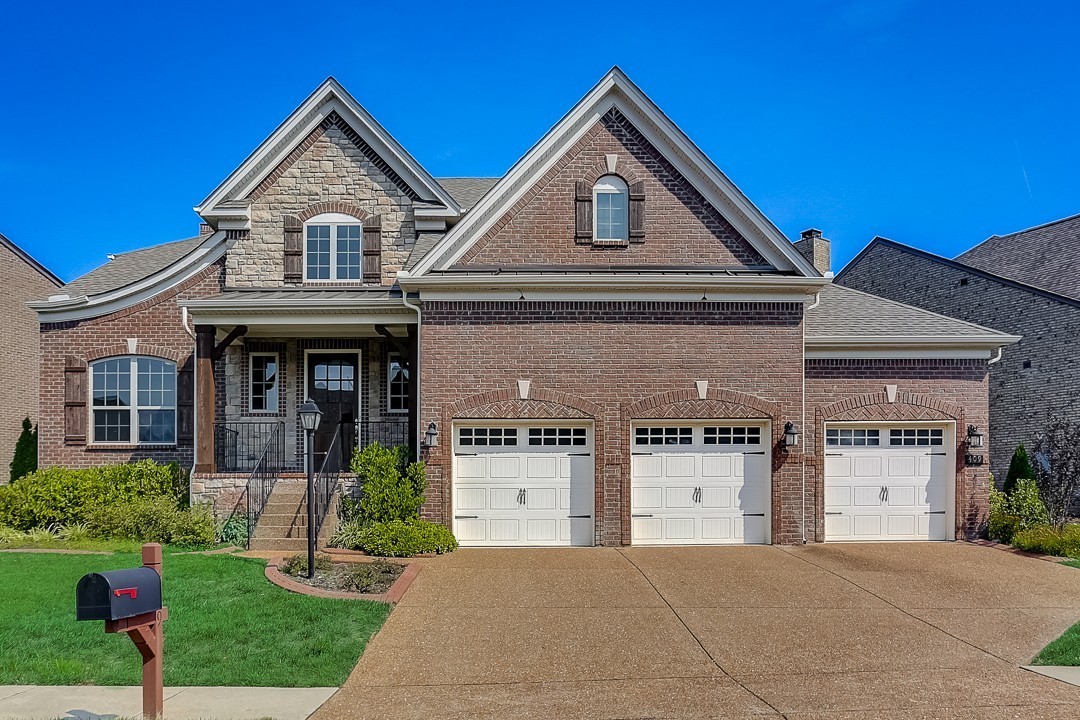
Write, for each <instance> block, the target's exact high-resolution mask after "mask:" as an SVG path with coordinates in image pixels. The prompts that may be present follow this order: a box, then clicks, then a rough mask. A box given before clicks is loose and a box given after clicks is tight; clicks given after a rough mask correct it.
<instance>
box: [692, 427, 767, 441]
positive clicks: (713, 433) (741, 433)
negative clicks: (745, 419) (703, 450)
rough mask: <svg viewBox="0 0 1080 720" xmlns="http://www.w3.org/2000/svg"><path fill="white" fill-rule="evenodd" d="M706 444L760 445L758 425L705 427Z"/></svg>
mask: <svg viewBox="0 0 1080 720" xmlns="http://www.w3.org/2000/svg"><path fill="white" fill-rule="evenodd" d="M704 442H705V444H706V445H760V444H761V428H760V427H752V426H751V427H706V428H705V437H704Z"/></svg>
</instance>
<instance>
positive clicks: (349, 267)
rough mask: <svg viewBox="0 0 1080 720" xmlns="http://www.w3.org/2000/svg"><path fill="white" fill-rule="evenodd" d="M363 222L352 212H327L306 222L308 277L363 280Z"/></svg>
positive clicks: (305, 259)
mask: <svg viewBox="0 0 1080 720" xmlns="http://www.w3.org/2000/svg"><path fill="white" fill-rule="evenodd" d="M363 238H364V229H363V223H362V222H361V221H360V220H357V219H356V218H354V217H352V216H351V215H344V214H342V213H323V214H322V215H316V216H315V217H313V218H311V219H310V220H308V221H307V222H306V223H304V279H305V280H316V281H317V280H360V274H361V272H362V270H361V264H360V263H361V259H360V258H361V257H362V255H363V253H362V252H361V247H362V244H363Z"/></svg>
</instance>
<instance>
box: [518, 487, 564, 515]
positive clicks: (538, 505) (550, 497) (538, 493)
mask: <svg viewBox="0 0 1080 720" xmlns="http://www.w3.org/2000/svg"><path fill="white" fill-rule="evenodd" d="M558 495H559V493H558V489H557V488H553V487H531V486H530V487H527V488H525V507H526V508H527V509H529V510H554V509H555V508H556V506H557V502H556V500H557V499H558Z"/></svg>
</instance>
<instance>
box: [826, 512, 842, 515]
mask: <svg viewBox="0 0 1080 720" xmlns="http://www.w3.org/2000/svg"><path fill="white" fill-rule="evenodd" d="M825 514H826V515H843V514H844V513H842V512H827V513H825Z"/></svg>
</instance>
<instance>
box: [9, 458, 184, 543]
mask: <svg viewBox="0 0 1080 720" xmlns="http://www.w3.org/2000/svg"><path fill="white" fill-rule="evenodd" d="M186 490H187V488H186V478H185V477H184V473H183V472H182V471H181V470H180V467H179V465H177V464H175V463H170V464H168V465H158V464H157V463H155V462H154V461H153V460H142V461H139V462H136V463H128V464H125V465H104V466H101V467H96V468H85V469H80V470H69V469H66V468H58V467H53V468H45V469H43V470H36V471H34V472H32V473H30V474H29V475H26V476H25V477H23V478H21V479H19V480H17V481H16V482H13V483H11V484H10V485H6V486H4V487H0V525H7V526H9V527H13V528H15V529H17V530H31V529H33V528H37V527H49V526H55V525H72V524H77V523H84V522H87V520H88V518H89V514H90V513H91V511H93V510H94V509H96V508H101V507H105V506H109V505H115V504H121V503H129V502H132V501H134V500H137V499H140V498H154V497H166V498H169V499H170V500H171V501H172V502H173V504H174V505H176V504H177V503H180V502H184V501H186V499H187V492H186Z"/></svg>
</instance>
